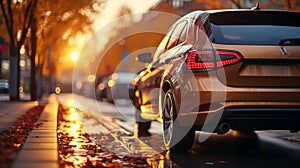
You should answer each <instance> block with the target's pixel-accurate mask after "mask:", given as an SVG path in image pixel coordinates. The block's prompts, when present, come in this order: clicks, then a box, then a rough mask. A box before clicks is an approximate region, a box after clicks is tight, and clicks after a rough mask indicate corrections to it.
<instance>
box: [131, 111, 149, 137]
mask: <svg viewBox="0 0 300 168" xmlns="http://www.w3.org/2000/svg"><path fill="white" fill-rule="evenodd" d="M135 106H136V107H135V127H134V135H136V136H137V137H147V136H151V134H150V132H149V129H150V127H151V121H149V120H145V119H143V118H142V117H141V115H140V114H141V111H140V109H139V107H138V106H137V105H135Z"/></svg>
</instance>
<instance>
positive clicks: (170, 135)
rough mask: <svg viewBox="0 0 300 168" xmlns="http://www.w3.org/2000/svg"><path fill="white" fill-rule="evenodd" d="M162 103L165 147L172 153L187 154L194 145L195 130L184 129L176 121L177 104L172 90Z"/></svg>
mask: <svg viewBox="0 0 300 168" xmlns="http://www.w3.org/2000/svg"><path fill="white" fill-rule="evenodd" d="M162 101H163V102H162V112H163V140H164V144H165V147H166V149H167V150H170V151H171V152H186V151H188V150H189V149H190V148H191V147H192V145H193V143H194V139H195V130H194V129H193V128H189V127H182V126H180V125H179V123H178V122H177V121H176V118H177V110H176V105H175V103H176V102H175V99H174V94H173V91H172V90H171V89H169V90H168V91H167V92H165V95H164V97H163V99H162Z"/></svg>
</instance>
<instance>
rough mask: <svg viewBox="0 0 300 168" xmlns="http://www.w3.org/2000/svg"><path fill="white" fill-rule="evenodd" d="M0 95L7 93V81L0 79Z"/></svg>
mask: <svg viewBox="0 0 300 168" xmlns="http://www.w3.org/2000/svg"><path fill="white" fill-rule="evenodd" d="M0 93H9V84H8V80H6V79H0Z"/></svg>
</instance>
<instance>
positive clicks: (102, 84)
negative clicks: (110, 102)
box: [95, 75, 109, 100]
mask: <svg viewBox="0 0 300 168" xmlns="http://www.w3.org/2000/svg"><path fill="white" fill-rule="evenodd" d="M108 80H109V75H106V76H103V77H101V78H100V79H99V81H97V83H96V87H95V89H96V98H97V100H103V99H105V98H106V90H107V88H108Z"/></svg>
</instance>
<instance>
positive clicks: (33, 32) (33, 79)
mask: <svg viewBox="0 0 300 168" xmlns="http://www.w3.org/2000/svg"><path fill="white" fill-rule="evenodd" d="M36 47H37V46H36V19H33V22H32V26H31V56H30V61H31V65H30V66H31V68H30V96H31V97H30V98H31V100H32V101H35V100H37V87H36V86H37V85H36V66H35V55H36Z"/></svg>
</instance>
